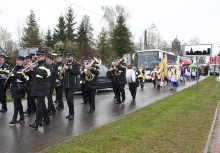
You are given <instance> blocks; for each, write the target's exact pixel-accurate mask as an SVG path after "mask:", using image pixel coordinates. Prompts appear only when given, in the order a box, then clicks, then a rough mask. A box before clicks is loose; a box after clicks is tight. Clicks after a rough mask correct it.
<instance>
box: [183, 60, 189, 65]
mask: <svg viewBox="0 0 220 153" xmlns="http://www.w3.org/2000/svg"><path fill="white" fill-rule="evenodd" d="M189 64H191V63H190V62H189V61H183V62H182V65H189Z"/></svg>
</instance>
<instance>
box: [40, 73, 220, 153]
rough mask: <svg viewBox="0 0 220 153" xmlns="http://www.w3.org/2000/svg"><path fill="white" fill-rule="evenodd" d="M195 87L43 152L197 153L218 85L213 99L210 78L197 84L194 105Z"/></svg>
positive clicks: (205, 133)
mask: <svg viewBox="0 0 220 153" xmlns="http://www.w3.org/2000/svg"><path fill="white" fill-rule="evenodd" d="M195 88H196V86H193V87H190V88H188V89H187V90H184V91H181V92H178V93H176V94H173V95H172V96H169V97H167V98H164V99H163V100H160V101H158V102H157V103H154V104H152V105H150V106H147V107H145V108H142V109H139V110H137V111H135V112H134V113H132V114H129V115H126V116H124V117H122V118H120V119H118V120H116V121H115V122H112V123H110V124H107V125H104V126H102V127H100V128H96V129H93V130H90V131H88V132H86V133H84V134H81V135H79V136H77V137H74V138H73V139H71V140H68V141H66V142H63V143H61V144H57V145H55V146H52V147H49V148H47V149H46V150H44V151H43V152H45V153H57V152H59V153H68V152H73V153H78V152H80V153H82V152H85V153H87V152H88V153H101V152H103V153H104V152H111V153H119V152H123V153H125V152H126V153H127V152H130V153H163V152H164V153H165V152H166V153H167V152H174V153H201V152H203V150H204V147H205V143H206V140H207V136H208V133H209V130H210V127H211V123H212V120H213V116H214V113H215V109H216V106H217V103H218V101H219V99H220V94H219V89H220V83H218V82H216V89H218V90H216V97H215V98H214V97H213V78H212V77H209V78H207V79H205V80H204V81H202V82H200V83H199V101H198V104H197V103H196V101H195V99H196V98H195Z"/></svg>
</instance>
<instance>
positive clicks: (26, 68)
mask: <svg viewBox="0 0 220 153" xmlns="http://www.w3.org/2000/svg"><path fill="white" fill-rule="evenodd" d="M37 63H38V61H35V62H34V63H32V64H30V65H27V63H26V67H25V68H24V69H23V70H22V71H21V73H25V72H27V70H28V69H29V68H30V67H31V66H33V65H37Z"/></svg>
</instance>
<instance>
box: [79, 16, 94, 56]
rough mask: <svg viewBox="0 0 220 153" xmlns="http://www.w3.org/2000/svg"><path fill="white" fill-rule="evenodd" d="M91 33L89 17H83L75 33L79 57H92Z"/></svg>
mask: <svg viewBox="0 0 220 153" xmlns="http://www.w3.org/2000/svg"><path fill="white" fill-rule="evenodd" d="M92 31H93V28H92V26H91V24H90V19H89V16H87V15H85V16H83V19H82V21H81V23H80V25H79V27H78V32H77V44H78V50H79V52H80V56H83V57H87V56H92V55H94V53H93V33H92Z"/></svg>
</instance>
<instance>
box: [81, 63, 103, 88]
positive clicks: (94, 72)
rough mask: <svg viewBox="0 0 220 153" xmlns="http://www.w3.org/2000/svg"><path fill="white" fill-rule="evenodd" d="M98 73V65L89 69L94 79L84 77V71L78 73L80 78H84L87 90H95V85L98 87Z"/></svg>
mask: <svg viewBox="0 0 220 153" xmlns="http://www.w3.org/2000/svg"><path fill="white" fill-rule="evenodd" d="M99 74H100V71H99V67H94V68H92V69H91V75H93V76H94V79H93V80H91V81H88V80H86V79H85V77H86V74H85V72H82V73H81V74H80V76H81V78H82V79H84V80H85V86H86V89H88V90H96V89H97V87H98V75H99Z"/></svg>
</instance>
